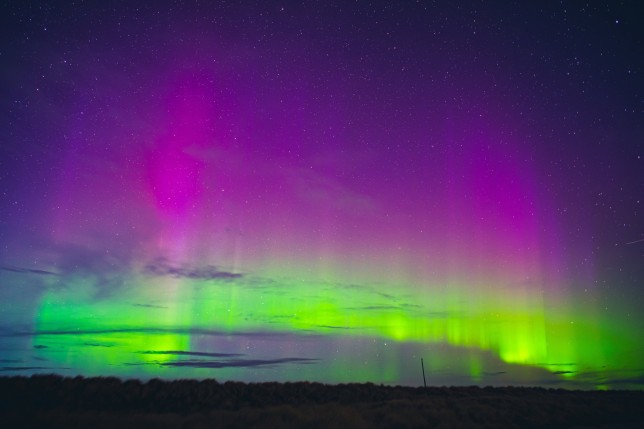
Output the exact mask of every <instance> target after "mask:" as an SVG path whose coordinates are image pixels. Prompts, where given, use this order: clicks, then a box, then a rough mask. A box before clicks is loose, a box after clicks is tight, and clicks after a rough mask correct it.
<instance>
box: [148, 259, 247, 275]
mask: <svg viewBox="0 0 644 429" xmlns="http://www.w3.org/2000/svg"><path fill="white" fill-rule="evenodd" d="M143 271H144V272H145V273H146V274H149V275H153V276H160V277H175V278H187V279H193V280H233V279H238V278H241V277H242V276H243V275H242V274H239V273H232V272H229V271H221V270H219V269H218V268H217V267H216V266H214V265H206V266H205V267H191V266H188V265H183V266H176V265H172V264H170V262H169V261H168V260H167V259H165V258H157V259H155V260H154V261H152V262H150V263H148V264H147V265H146V266H145V267H144V268H143Z"/></svg>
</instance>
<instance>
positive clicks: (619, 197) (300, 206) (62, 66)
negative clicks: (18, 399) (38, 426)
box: [0, 1, 644, 388]
mask: <svg viewBox="0 0 644 429" xmlns="http://www.w3.org/2000/svg"><path fill="white" fill-rule="evenodd" d="M18 3H19V2H16V5H17V4H18ZM233 3H234V2H233ZM331 3H333V2H331ZM159 4H165V2H163V1H161V2H160V3H155V6H146V7H143V6H142V7H141V11H140V13H141V16H143V17H145V18H146V19H147V22H148V23H149V27H148V26H147V25H146V26H145V28H142V27H141V23H140V22H138V21H137V22H134V21H132V22H128V21H127V20H124V17H125V16H127V17H130V16H131V15H132V14H131V13H130V11H129V10H127V11H126V10H125V9H123V8H122V7H121V6H114V8H115V10H119V11H120V12H122V16H121V15H120V14H119V16H116V15H113V12H110V13H109V14H105V15H106V17H105V20H104V21H102V20H101V22H100V23H99V22H98V21H99V20H96V19H94V18H92V16H93V15H91V14H90V15H91V16H89V15H88V16H89V18H88V19H87V20H85V19H79V20H78V21H79V22H80V24H78V25H79V26H81V27H82V28H80V27H79V28H78V29H74V31H73V32H72V34H70V33H66V32H65V29H64V28H63V27H67V23H65V25H58V26H54V25H53V24H52V25H49V24H47V25H45V24H44V23H43V22H39V26H38V28H35V27H34V28H35V29H34V28H31V29H30V30H29V31H27V30H26V29H22V27H21V28H20V29H18V30H16V31H14V32H11V34H10V35H7V37H8V38H9V36H11V37H18V36H17V35H20V34H28V35H29V37H30V39H29V40H38V41H39V43H40V44H41V45H38V44H35V45H33V46H32V45H29V44H30V43H32V42H31V41H27V40H25V41H21V42H20V43H18V42H16V45H15V46H20V48H15V49H14V48H12V49H2V56H0V62H2V64H3V65H6V66H7V67H5V68H6V70H8V71H7V72H6V73H7V75H12V76H7V78H6V79H2V81H3V82H4V83H2V84H1V85H3V90H4V91H5V92H6V94H9V95H11V97H7V100H12V101H8V102H7V109H6V110H7V112H8V113H7V114H6V115H7V116H6V118H5V117H3V119H0V125H1V126H2V131H3V135H5V136H7V137H6V141H7V144H5V143H4V141H3V144H2V146H1V147H0V157H2V158H1V159H0V161H2V164H1V165H2V167H4V166H7V168H6V169H4V170H2V169H0V179H2V180H1V181H0V196H1V198H0V323H1V324H2V326H3V330H1V331H0V359H3V360H4V361H6V362H5V363H7V364H6V365H5V366H6V367H8V369H6V370H7V371H16V372H18V373H20V372H19V371H23V372H22V373H29V371H31V372H39V371H45V369H42V370H40V369H34V370H33V371H32V370H20V369H16V368H14V369H11V368H9V367H11V366H12V365H13V366H14V367H21V368H48V369H50V370H51V371H56V372H61V373H64V374H72V373H74V374H76V373H79V374H83V375H104V374H111V375H118V376H140V377H155V376H160V377H215V378H219V379H242V380H247V381H257V380H302V379H306V380H319V381H325V382H348V381H373V382H385V383H404V384H418V381H419V379H418V375H419V374H418V371H417V366H418V365H417V362H418V361H419V358H420V357H423V358H424V359H425V362H426V365H427V369H428V375H429V380H430V383H435V384H440V383H443V384H472V383H475V384H481V385H484V384H494V385H502V384H521V385H541V386H564V387H583V388H600V387H601V388H618V387H629V388H641V386H642V381H641V380H642V376H643V375H644V372H643V370H642V368H641V367H640V365H641V362H642V361H644V339H643V337H642V335H641V331H642V329H644V319H643V316H642V312H641V311H640V308H639V307H640V306H641V304H639V303H640V302H641V299H639V298H641V294H642V293H641V290H642V288H641V284H642V278H641V275H642V268H641V266H642V264H641V247H636V246H640V245H641V240H640V239H639V238H638V237H639V236H638V234H639V235H641V231H640V230H638V228H641V227H640V224H641V222H639V217H638V216H641V198H640V194H641V186H640V185H641V183H644V182H643V181H642V180H640V179H641V177H642V173H641V172H642V171H644V169H642V168H641V159H642V158H641V153H640V149H639V148H640V146H641V144H639V142H640V140H641V138H640V137H641V134H642V133H641V132H640V131H641V121H639V120H638V119H637V117H636V116H634V115H636V114H637V113H636V112H637V108H634V107H632V106H636V105H639V104H638V103H639V101H640V100H633V99H631V98H632V94H641V91H637V90H633V88H634V86H633V85H634V82H633V81H632V80H624V79H623V77H624V76H622V75H619V76H617V75H615V74H614V73H617V71H615V70H621V71H620V73H622V72H624V70H633V71H634V72H633V73H632V74H631V73H628V76H629V77H628V79H639V77H638V78H633V76H641V75H642V74H641V73H639V72H637V70H635V68H634V67H633V65H632V64H631V63H632V58H631V56H627V57H623V58H622V57H619V56H620V55H622V48H621V46H620V47H619V49H617V48H615V49H614V50H613V53H614V54H615V55H612V56H611V55H608V53H607V54H606V55H603V51H602V55H601V56H600V57H601V58H600V59H597V58H595V57H597V53H596V52H594V53H592V55H591V54H590V53H587V52H586V54H587V55H586V54H583V52H585V50H587V49H590V48H588V47H589V46H594V47H595V46H603V45H602V44H601V43H604V42H606V43H608V44H609V45H610V44H611V43H612V42H610V40H612V39H610V40H609V39H606V40H604V39H602V40H601V43H595V42H597V41H593V43H590V42H588V43H586V42H585V39H584V38H585V37H591V38H592V37H594V36H592V35H593V34H595V32H591V31H586V32H585V33H584V35H583V37H581V36H580V39H584V43H583V44H580V45H579V46H578V48H579V49H580V52H581V51H583V52H582V53H581V54H579V56H580V57H582V56H583V57H584V58H583V59H581V60H574V61H572V60H571V59H570V58H569V57H570V52H572V51H573V50H570V52H569V50H568V49H566V50H562V51H561V52H559V51H555V50H551V49H546V50H544V46H548V45H547V44H543V45H541V44H540V43H541V42H539V43H536V42H535V40H542V39H543V40H544V41H547V40H549V41H550V43H551V44H552V45H553V46H555V45H556V46H559V44H560V40H559V39H558V38H554V36H553V35H558V34H563V33H565V34H569V29H570V28H574V26H570V25H569V23H568V22H566V23H565V26H564V30H565V31H564V30H562V29H561V28H558V27H556V26H555V25H554V24H553V23H552V22H550V21H548V22H544V21H542V20H543V19H546V18H544V17H559V16H561V14H560V13H559V12H556V11H551V12H552V13H549V14H541V13H540V14H536V13H526V10H529V7H528V6H527V5H524V6H521V7H519V6H516V5H515V6H512V7H511V9H512V8H515V9H517V8H518V9H520V10H515V12H516V16H518V17H520V16H524V17H526V19H525V20H522V19H516V20H511V21H510V20H504V21H503V22H502V23H501V22H500V21H499V20H498V17H499V16H500V15H499V13H498V11H495V10H493V9H494V8H492V7H491V6H490V7H491V9H489V10H486V9H485V8H483V9H482V10H480V11H478V12H477V13H479V15H481V16H479V17H477V19H476V21H475V22H476V23H477V24H474V23H472V22H471V21H472V20H471V17H470V16H469V15H467V17H464V16H465V15H462V14H461V13H460V12H458V13H457V12H456V11H455V10H453V11H452V10H448V9H449V8H447V9H445V10H443V9H441V8H438V9H440V10H438V9H435V10H432V11H431V13H430V12H428V11H424V10H420V9H419V10H416V9H413V11H411V12H410V11H409V10H407V11H406V10H404V9H405V8H402V9H403V10H402V11H400V12H397V11H396V10H393V9H392V10H389V11H385V12H379V11H371V10H369V11H367V10H365V6H364V5H362V4H356V5H354V6H352V7H355V9H356V13H355V14H346V12H343V11H340V9H342V10H345V8H344V6H343V7H342V8H339V7H335V6H331V5H329V6H328V7H326V8H323V10H322V9H320V10H319V11H317V10H316V11H313V12H315V13H311V12H312V11H311V10H308V8H298V7H296V6H294V5H293V6H289V7H285V8H282V7H281V6H280V7H279V8H277V9H286V10H279V12H278V11H277V10H274V8H271V7H269V6H266V7H267V8H268V9H267V10H262V11H261V13H255V11H254V10H253V11H252V12H251V11H249V9H247V8H246V7H242V6H240V5H229V6H230V7H228V6H227V8H228V9H226V8H223V6H222V8H223V9H226V11H223V12H222V10H219V9H218V7H216V6H214V5H210V6H199V5H197V4H195V5H185V10H183V11H180V12H177V11H176V10H175V9H174V8H173V9H172V10H173V11H174V12H172V14H171V16H166V17H165V18H163V17H164V16H165V15H164V13H161V14H159V13H157V12H158V11H159V10H162V9H164V8H163V7H161V6H159ZM267 4H270V2H268V3H267ZM61 5H62V2H61ZM417 6H418V5H415V6H409V7H410V8H412V7H414V8H415V7H417ZM7 7H10V8H18V9H20V7H19V6H14V5H11V6H7ZM83 7H85V6H83ZM87 7H89V6H87ZM97 7H98V6H97ZM258 7H259V8H261V7H263V6H261V7H260V6H258ZM544 7H546V6H544ZM548 7H550V6H548ZM548 7H546V8H548ZM622 7H623V6H615V8H616V9H615V10H617V9H619V8H622ZM52 8H53V9H54V10H59V9H57V8H62V9H60V10H63V9H64V10H66V6H56V7H54V6H52ZM149 8H151V9H149ZM195 8H196V9H195ZM204 8H205V9H204ZM523 8H528V9H523ZM202 9H203V10H202ZM250 9H253V8H250ZM312 9H315V8H312ZM336 9H337V10H336ZM394 9H395V8H394ZM21 10H22V9H21ZM571 10H572V9H571ZM18 12H20V11H18ZM22 12H25V11H24V10H22ZM32 12H33V13H32ZM67 12H69V13H61V14H60V16H75V15H74V13H76V12H75V11H67ZM175 12H176V14H177V15H176V16H174V15H173V14H174V13H175ZM318 12H319V13H318ZM38 13H40V12H35V11H30V12H29V14H27V15H28V16H29V17H30V19H24V20H23V21H24V22H23V23H22V24H21V25H30V24H27V23H28V22H32V20H31V17H32V15H33V14H38ZM291 13H292V14H293V15H290V14H291ZM571 13H572V12H571ZM588 13H592V11H591V12H588ZM612 13H613V12H612V11H611V14H612ZM615 13H616V12H615ZM70 14H71V15H70ZM184 14H185V16H184ZM373 14H375V15H379V14H384V16H378V17H375V15H373ZM387 14H390V15H387ZM391 14H392V15H391ZM396 14H399V15H400V16H396V17H395V18H396V19H393V18H394V17H393V15H396ZM5 15H6V17H10V18H7V19H14V18H11V17H14V16H19V15H12V14H5ZM98 15H101V16H102V15H103V14H102V13H100V14H98ZM51 16H52V17H53V16H55V14H54V13H53V12H52V14H51ZM110 16H111V18H110ZM250 16H252V17H253V18H252V19H250V18H249V17H250ZM611 16H612V15H611ZM185 17H188V18H185ZM374 17H375V18H377V19H375V18H374ZM37 18H38V16H35V15H34V17H33V19H34V21H33V22H36V21H37ZM41 18H42V17H41ZM175 18H176V19H175ZM184 18H185V19H184ZM43 19H44V18H43ZM47 19H49V18H47ZM128 19H129V18H128ZM548 19H550V18H548ZM552 19H553V20H556V19H555V18H552ZM557 19H558V18H557ZM611 20H612V21H614V19H612V18H611ZM41 21H42V19H41ZM524 21H526V22H532V23H533V25H532V26H526V27H525V28H523V25H521V26H519V27H520V28H519V27H517V26H518V24H517V23H518V22H524ZM21 22H22V21H21ZM89 22H91V23H92V28H91V29H90V28H89V27H88V28H85V27H83V26H85V25H89V24H87V23H89ZM480 22H487V24H485V25H482V24H481V27H480V28H477V29H476V37H473V34H474V33H475V32H474V30H472V31H469V30H467V31H463V29H464V28H466V29H469V28H470V26H473V25H479V24H478V23H480ZM584 22H586V21H584ZM588 22H590V21H588ZM593 22H594V21H593ZM601 22H603V21H601ZM106 23H108V24H106ZM251 23H252V25H251ZM375 23H377V24H375ZM445 23H447V24H445ZM14 24H15V25H17V23H14ZM604 24H605V23H604ZM622 24H623V23H622ZM34 25H35V24H34ZM584 25H589V24H584ZM602 25H603V24H602ZM45 27H46V28H48V30H47V31H48V33H47V34H46V35H43V34H44V30H43V28H45ZM55 27H56V28H55ZM58 27H60V28H58ZM94 27H95V28H94ZM125 27H127V31H126V32H123V30H121V29H122V28H125ZM555 27H556V28H555ZM605 27H606V26H604V27H601V28H604V30H606V31H603V32H597V34H604V33H605V34H608V33H610V32H612V31H621V30H620V29H619V28H617V27H616V24H615V23H614V22H611V23H610V28H608V29H607V28H605ZM613 27H615V28H613ZM7 28H9V27H7ZM526 28H527V29H534V28H539V29H541V28H548V30H549V31H547V32H546V31H543V33H538V35H539V37H535V34H537V33H534V32H532V30H530V31H531V32H530V34H529V35H524V34H523V31H526ZM589 28H590V27H589ZM593 28H594V27H593ZM117 29H118V31H117ZM150 29H153V30H150ZM437 29H441V31H444V32H443V33H441V31H437ZM495 29H502V31H501V30H498V32H497V30H495ZM550 30H552V31H550ZM609 30H610V31H609ZM70 31H71V30H70ZM539 31H541V30H539ZM575 31H576V30H575ZM126 33H127V34H131V35H133V36H135V37H131V38H128V41H127V42H126V41H124V40H125V39H124V38H123V37H122V34H126ZM439 33H440V34H439ZM470 33H472V36H470ZM97 34H98V36H97ZM610 34H613V33H610ZM615 34H617V33H615ZM619 34H622V33H619ZM619 34H617V35H616V36H615V37H617V38H618V39H619V37H625V36H623V35H621V36H620V35H619ZM624 34H627V32H625V33H624ZM80 35H82V37H80ZM385 35H386V36H387V37H385ZM510 35H512V36H511V37H510ZM522 35H523V36H522ZM97 37H98V39H100V42H101V43H98V42H97V40H98V39H97ZM88 40H89V42H88ZM132 40H134V41H135V42H132ZM508 40H511V42H508ZM615 40H617V39H615ZM621 40H623V39H621ZM63 41H64V43H63ZM67 41H71V42H69V44H70V46H67V45H66V44H67V43H68V42H67ZM421 41H422V43H421ZM23 42H24V43H23ZM95 42H97V43H95ZM88 43H89V44H88ZM131 43H134V45H131ZM516 43H520V44H522V45H521V46H519V45H516ZM544 43H545V42H544ZM526 44H527V46H526ZM5 45H6V43H4V42H3V46H2V48H5V47H6V46H5ZM23 45H24V47H23ZM39 46H41V47H39ZM615 46H617V45H615ZM74 47H76V48H77V49H71V48H74ZM9 48H11V47H9ZM593 49H594V48H593ZM564 51H565V52H564ZM482 53H484V54H482ZM527 53H530V55H528V54H527ZM532 53H534V56H533V55H532ZM582 54H583V55H582ZM618 57H619V58H621V60H619V61H621V63H619V61H618V59H619V58H618ZM537 58H538V59H539V60H538V61H537V60H536V59H537ZM592 58H595V59H594V60H592ZM607 58H608V59H610V60H606V59H607ZM544 59H548V61H545V60H544ZM592 61H596V62H599V61H609V62H610V61H615V62H616V63H615V64H613V63H611V64H608V65H606V64H604V63H602V64H601V67H599V68H598V69H600V70H603V71H604V72H605V73H604V74H602V73H601V72H599V71H596V70H595V69H588V70H586V75H584V76H582V74H583V73H581V72H582V71H583V70H584V67H587V66H588V64H590V63H591V62H592ZM545 63H547V64H546V65H544V64H545ZM570 64H574V68H573V69H571V67H572V66H571V65H570ZM14 67H17V68H19V67H23V68H24V70H21V72H20V73H19V72H17V71H12V70H14ZM553 67H555V69H556V70H555V69H553ZM22 72H24V73H22ZM636 72H637V73H636ZM576 73H579V75H577V74H576ZM624 73H625V72H624ZM23 74H24V76H23ZM604 75H605V76H607V77H606V79H603V78H602V80H601V82H600V81H599V80H598V79H596V76H604ZM3 76H4V75H3ZM564 76H565V78H562V77H564ZM580 76H581V77H580ZM590 77H592V79H591V78H590ZM10 78H11V79H10ZM561 79H564V80H561ZM575 79H577V81H575V82H577V84H578V86H579V87H576V86H575V85H574V84H573V83H572V82H573V81H574V80H575ZM622 81H624V82H626V83H624V84H623V85H626V86H625V87H621V86H620V85H622V83H621V82H622ZM587 82H594V84H596V85H598V88H597V90H596V91H593V92H592V93H590V91H587V89H586V87H585V85H586V83H587ZM611 82H612V83H611ZM618 83H619V85H618ZM34 85H35V86H34ZM611 85H615V87H613V86H611ZM618 86H619V87H618ZM638 88H639V87H638ZM636 89H637V88H636ZM578 93H579V94H582V95H579V94H578ZM573 94H576V95H574V96H573ZM616 100H617V101H616ZM616 112H619V115H624V116H623V117H622V116H619V115H618V114H617V113H616ZM616 115H617V116H616ZM629 115H630V116H629ZM618 116H619V117H618ZM600 118H601V120H600ZM616 118H617V119H616ZM619 118H621V119H619ZM615 148H617V149H615ZM5 160H8V161H7V162H5ZM5 171H6V172H5ZM638 240H639V241H638ZM625 243H626V244H625ZM638 252H639V253H638ZM0 368H3V366H1V367H0Z"/></svg>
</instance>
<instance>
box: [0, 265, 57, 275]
mask: <svg viewBox="0 0 644 429" xmlns="http://www.w3.org/2000/svg"><path fill="white" fill-rule="evenodd" d="M0 270H2V271H8V272H11V273H21V274H37V275H40V276H58V275H60V274H58V273H54V272H52V271H46V270H38V269H34V268H21V267H9V266H6V265H3V266H0Z"/></svg>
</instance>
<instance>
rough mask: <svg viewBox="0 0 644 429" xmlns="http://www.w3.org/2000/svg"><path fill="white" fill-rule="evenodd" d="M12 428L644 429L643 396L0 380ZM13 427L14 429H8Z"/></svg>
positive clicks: (2, 406) (0, 402)
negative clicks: (379, 428)
mask: <svg viewBox="0 0 644 429" xmlns="http://www.w3.org/2000/svg"><path fill="white" fill-rule="evenodd" d="M0 414H1V416H0V418H1V419H2V420H1V421H2V422H3V426H4V427H61V428H62V427H64V428H73V427H91V428H93V429H98V428H118V429H125V428H145V427H150V428H152V427H154V428H175V427H177V428H179V427H180V428H207V427H231V428H255V427H261V428H264V427H265V428H269V427H301V428H325V427H337V428H345V427H346V428H371V427H383V428H385V427H387V428H389V427H391V428H426V427H429V428H433V427H437V428H450V427H480V428H513V427H514V428H590V427H597V428H644V391H607V392H599V391H592V392H585V391H567V390H552V389H541V388H516V387H505V388H490V387H488V388H479V387H430V388H428V389H423V388H412V387H390V386H379V385H373V384H344V385H325V384H319V383H307V382H300V383H259V384H245V383H237V382H226V383H218V382H217V381H215V380H204V381H197V380H178V381H160V380H156V379H155V380H150V381H148V382H141V381H139V380H127V381H122V380H120V379H117V378H82V377H76V378H63V377H59V376H54V375H48V376H33V377H31V378H26V377H3V378H0ZM7 424H8V425H7Z"/></svg>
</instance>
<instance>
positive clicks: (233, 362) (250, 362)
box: [159, 357, 319, 368]
mask: <svg viewBox="0 0 644 429" xmlns="http://www.w3.org/2000/svg"><path fill="white" fill-rule="evenodd" d="M318 361H319V359H309V358H295V357H289V358H280V359H227V360H182V361H174V362H162V363H159V365H161V366H171V367H190V368H244V367H262V366H263V367H272V366H276V365H284V364H314V363H317V362H318Z"/></svg>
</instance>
